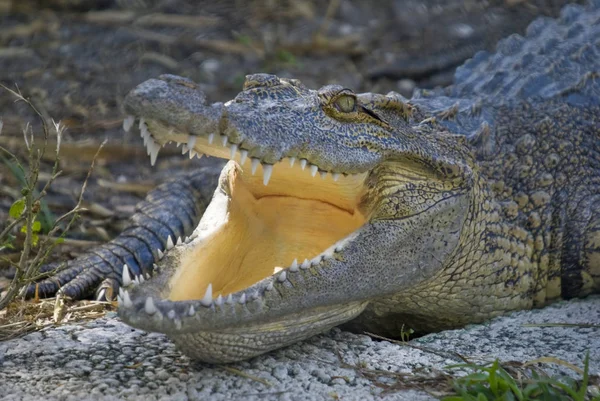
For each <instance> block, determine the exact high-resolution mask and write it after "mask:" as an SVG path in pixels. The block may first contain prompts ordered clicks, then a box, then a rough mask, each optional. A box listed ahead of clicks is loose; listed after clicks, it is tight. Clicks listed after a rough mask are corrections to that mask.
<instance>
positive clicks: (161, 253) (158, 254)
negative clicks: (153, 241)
mask: <svg viewBox="0 0 600 401" xmlns="http://www.w3.org/2000/svg"><path fill="white" fill-rule="evenodd" d="M156 256H158V260H161V259H162V258H164V257H165V254H164V253H163V251H161V250H160V249H158V248H156Z"/></svg>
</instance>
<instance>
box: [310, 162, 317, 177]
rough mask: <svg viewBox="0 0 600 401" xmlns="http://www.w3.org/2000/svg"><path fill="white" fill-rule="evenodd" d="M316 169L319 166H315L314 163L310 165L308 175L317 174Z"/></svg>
mask: <svg viewBox="0 0 600 401" xmlns="http://www.w3.org/2000/svg"><path fill="white" fill-rule="evenodd" d="M318 171H319V168H318V167H317V166H315V165H314V164H311V165H310V175H312V176H313V177H314V176H315V175H317V172H318Z"/></svg>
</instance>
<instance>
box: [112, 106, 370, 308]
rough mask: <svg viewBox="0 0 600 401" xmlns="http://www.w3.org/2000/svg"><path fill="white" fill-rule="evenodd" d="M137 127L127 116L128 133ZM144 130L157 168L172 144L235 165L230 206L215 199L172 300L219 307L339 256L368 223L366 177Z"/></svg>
mask: <svg viewBox="0 0 600 401" xmlns="http://www.w3.org/2000/svg"><path fill="white" fill-rule="evenodd" d="M132 124H133V117H128V118H127V119H126V120H125V122H124V127H125V129H129V128H130V127H131V125H132ZM139 127H140V132H141V136H142V138H143V139H144V142H145V144H146V147H147V150H148V153H149V155H150V156H151V162H152V164H154V161H155V160H156V155H157V153H158V150H159V149H160V147H161V146H162V145H164V144H166V143H167V142H170V141H173V142H175V143H177V145H178V146H182V149H183V153H184V154H185V153H188V152H189V155H190V158H191V157H194V156H198V157H201V156H202V155H210V156H215V157H219V158H223V159H230V160H232V161H233V162H230V163H229V164H228V165H227V166H226V167H225V168H224V170H223V172H222V174H221V179H220V184H219V189H218V191H219V190H220V191H221V192H222V193H223V194H225V195H226V196H225V198H224V199H226V201H225V202H218V201H215V200H213V202H212V203H211V205H210V206H209V207H208V209H207V211H206V213H205V215H204V217H203V218H202V221H201V222H200V224H199V226H198V228H197V230H196V232H195V235H197V236H198V238H197V239H196V240H194V246H193V247H191V248H190V249H188V250H187V251H186V252H184V253H183V254H182V257H181V258H180V265H179V266H178V268H177V272H176V273H175V274H174V275H173V277H172V278H171V281H170V285H169V288H170V290H169V291H170V292H169V293H168V296H167V297H168V299H170V300H171V301H182V300H198V299H201V300H203V301H205V302H207V303H212V301H213V300H214V301H215V302H216V303H221V302H224V301H225V302H226V301H227V300H228V298H229V299H230V298H231V294H234V293H236V292H239V291H241V290H244V289H246V288H248V287H250V286H252V285H253V284H255V283H257V282H259V281H261V280H262V279H264V278H266V277H269V276H272V275H277V274H278V275H279V277H281V276H283V280H285V274H286V272H287V271H291V272H294V271H298V270H300V269H309V268H310V267H311V266H313V265H318V264H319V263H320V262H321V261H322V260H323V259H325V258H333V257H335V252H336V251H340V250H341V248H343V246H344V244H345V243H347V242H348V241H349V240H350V239H351V237H352V233H354V232H355V231H356V230H357V229H358V228H359V227H361V226H362V225H363V224H364V223H365V222H366V220H367V217H368V216H366V213H365V212H364V210H362V209H361V207H360V205H361V198H362V197H363V195H364V187H365V186H364V182H365V179H366V177H367V175H368V173H367V172H365V173H359V174H350V175H347V174H343V173H342V172H336V171H323V170H321V169H320V168H319V166H318V165H316V164H312V163H311V161H310V160H307V159H303V158H301V157H298V156H296V157H294V156H291V157H286V158H283V159H282V160H280V161H279V162H278V163H275V164H266V163H261V160H259V159H258V158H250V157H248V150H246V149H243V148H242V147H240V146H239V145H236V144H233V143H231V142H230V141H229V138H228V137H227V136H226V135H214V134H212V135H207V136H196V135H189V134H187V133H181V132H177V131H175V130H173V129H170V128H168V127H167V126H165V125H164V124H162V123H161V122H159V121H157V120H151V119H140V125H139ZM215 136H216V137H215ZM215 199H216V196H215Z"/></svg>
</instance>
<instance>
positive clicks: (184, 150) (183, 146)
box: [181, 143, 190, 155]
mask: <svg viewBox="0 0 600 401" xmlns="http://www.w3.org/2000/svg"><path fill="white" fill-rule="evenodd" d="M188 150H190V149H189V148H188V147H187V145H186V144H185V143H184V144H183V145H182V146H181V154H182V155H185V154H186V153H187V152H188Z"/></svg>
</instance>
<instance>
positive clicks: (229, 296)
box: [225, 294, 233, 305]
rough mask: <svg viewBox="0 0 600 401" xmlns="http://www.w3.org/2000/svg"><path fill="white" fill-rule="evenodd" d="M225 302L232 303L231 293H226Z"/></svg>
mask: <svg viewBox="0 0 600 401" xmlns="http://www.w3.org/2000/svg"><path fill="white" fill-rule="evenodd" d="M225 303H227V304H229V305H232V304H233V295H231V294H229V295H227V299H226V300H225Z"/></svg>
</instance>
